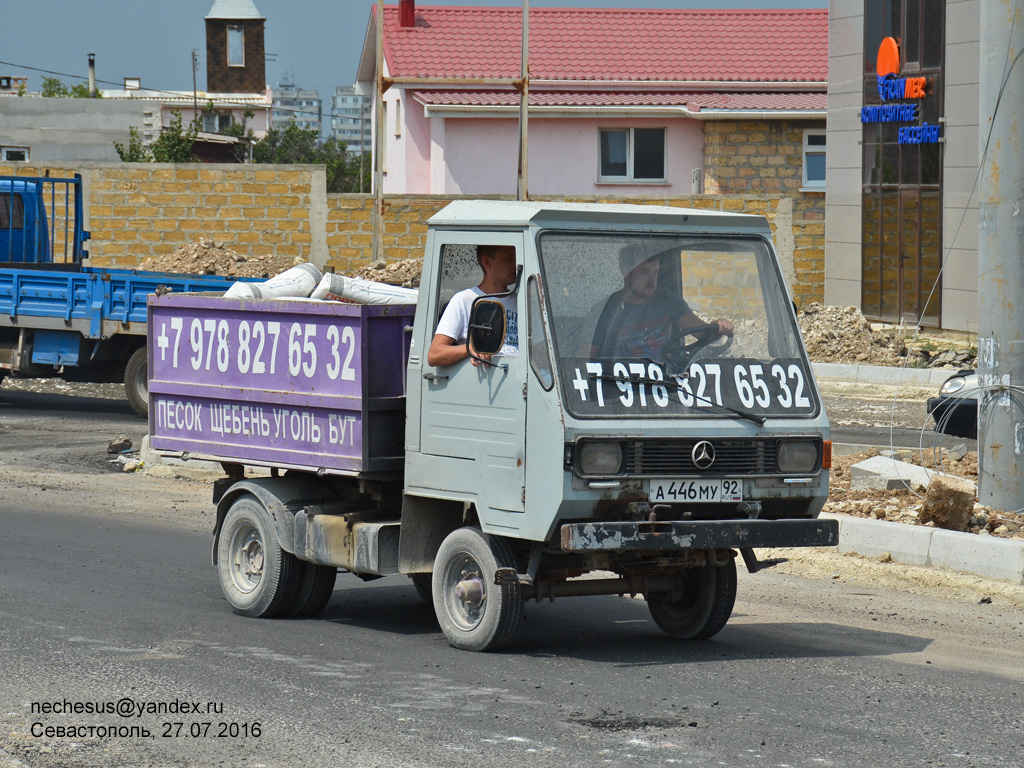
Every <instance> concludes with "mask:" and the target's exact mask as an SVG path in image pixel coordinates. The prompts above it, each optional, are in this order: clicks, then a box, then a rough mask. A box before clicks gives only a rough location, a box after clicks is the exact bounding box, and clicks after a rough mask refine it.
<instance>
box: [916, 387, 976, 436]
mask: <svg viewBox="0 0 1024 768" xmlns="http://www.w3.org/2000/svg"><path fill="white" fill-rule="evenodd" d="M978 392H979V389H978V372H977V371H975V370H973V369H967V370H963V371H957V372H956V374H955V375H953V376H950V377H949V378H948V379H946V380H945V381H944V382H942V386H941V387H939V396H938V397H932V398H929V400H928V413H930V414H931V415H932V417H933V418H934V419H935V431H936V432H942V433H943V434H946V435H952V436H954V437H969V438H971V439H972V440H977V439H978Z"/></svg>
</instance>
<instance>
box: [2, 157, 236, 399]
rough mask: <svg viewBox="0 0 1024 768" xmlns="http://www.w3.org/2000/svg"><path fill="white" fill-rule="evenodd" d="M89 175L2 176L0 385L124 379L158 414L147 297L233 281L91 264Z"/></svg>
mask: <svg viewBox="0 0 1024 768" xmlns="http://www.w3.org/2000/svg"><path fill="white" fill-rule="evenodd" d="M88 240H89V232H88V231H86V230H85V228H84V204H83V196H82V177H81V175H79V174H75V175H74V177H73V178H51V177H27V176H0V381H3V379H4V378H5V377H12V378H54V377H57V378H63V379H65V380H67V381H85V382H108V383H113V382H121V381H123V382H124V385H125V394H126V396H127V399H128V402H129V403H130V404H131V406H132V408H133V409H134V410H135V411H136V412H137V413H139V414H140V415H141V416H146V415H147V414H148V410H149V387H148V379H147V352H146V300H147V298H148V297H149V295H150V294H151V293H154V292H156V291H157V290H158V289H159V291H160V292H161V293H171V292H175V293H181V292H196V291H225V290H227V288H228V287H229V286H230V285H231V283H232V282H233V279H231V278H227V277H219V276H215V275H181V274H174V273H166V272H144V271H140V270H133V269H107V268H100V267H92V266H88V259H89V254H88V252H87V251H86V250H85V243H86V242H87V241H88Z"/></svg>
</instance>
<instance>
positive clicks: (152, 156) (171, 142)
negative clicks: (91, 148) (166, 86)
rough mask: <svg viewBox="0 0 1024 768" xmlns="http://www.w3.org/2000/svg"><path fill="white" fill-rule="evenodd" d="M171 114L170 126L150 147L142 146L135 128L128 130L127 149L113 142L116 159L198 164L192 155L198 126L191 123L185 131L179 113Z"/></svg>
mask: <svg viewBox="0 0 1024 768" xmlns="http://www.w3.org/2000/svg"><path fill="white" fill-rule="evenodd" d="M171 114H172V115H173V116H172V117H171V124H170V125H169V126H167V127H166V128H164V129H163V130H162V131H161V132H160V135H159V136H158V137H157V140H156V141H154V142H153V145H152V146H151V147H148V148H147V147H145V146H143V144H142V137H141V136H139V130H138V129H137V128H134V127H132V128H129V129H128V146H127V147H125V146H124V145H123V144H121V143H120V142H117V141H115V142H114V149H115V150H117V155H118V157H120V158H121V160H122V161H123V162H125V163H198V162H199V158H197V157H196V156H195V155H193V154H192V145H193V144H195V143H196V136H197V134H198V133H199V127H198V125H197V124H196V123H195V122H193V123H192V124H191V125H189V127H188V130H187V131H186V130H184V129H183V127H182V124H181V112H178V111H177V110H175V111H173V112H172V113H171Z"/></svg>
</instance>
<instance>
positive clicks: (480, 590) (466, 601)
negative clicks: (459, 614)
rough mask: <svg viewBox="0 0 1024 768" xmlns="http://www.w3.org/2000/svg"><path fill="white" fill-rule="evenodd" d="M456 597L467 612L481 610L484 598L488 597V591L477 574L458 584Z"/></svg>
mask: <svg viewBox="0 0 1024 768" xmlns="http://www.w3.org/2000/svg"><path fill="white" fill-rule="evenodd" d="M455 597H456V598H457V599H458V600H459V602H461V603H462V606H463V608H465V609H466V610H468V611H469V610H472V611H476V610H479V609H480V606H481V605H483V602H484V598H485V597H487V591H486V590H485V589H484V582H483V579H481V578H480V574H478V573H475V574H473V575H472V576H470V577H469V578H464V579H463V580H462V581H460V582H459V583H458V584H456V585H455Z"/></svg>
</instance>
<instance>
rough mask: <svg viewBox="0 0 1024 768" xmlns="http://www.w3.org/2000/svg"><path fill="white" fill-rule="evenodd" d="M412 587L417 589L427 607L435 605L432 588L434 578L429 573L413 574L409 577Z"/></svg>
mask: <svg viewBox="0 0 1024 768" xmlns="http://www.w3.org/2000/svg"><path fill="white" fill-rule="evenodd" d="M409 578H410V579H412V585H413V586H414V587H416V593H417V594H418V595H419V596H420V597H422V598H423V602H425V603H426V604H427V605H433V604H434V589H433V587H431V581H432V580H433V576H432V575H431V574H429V573H413V574H410V575H409Z"/></svg>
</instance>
